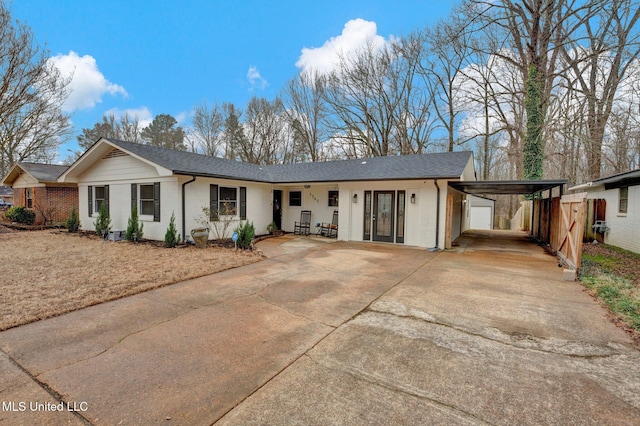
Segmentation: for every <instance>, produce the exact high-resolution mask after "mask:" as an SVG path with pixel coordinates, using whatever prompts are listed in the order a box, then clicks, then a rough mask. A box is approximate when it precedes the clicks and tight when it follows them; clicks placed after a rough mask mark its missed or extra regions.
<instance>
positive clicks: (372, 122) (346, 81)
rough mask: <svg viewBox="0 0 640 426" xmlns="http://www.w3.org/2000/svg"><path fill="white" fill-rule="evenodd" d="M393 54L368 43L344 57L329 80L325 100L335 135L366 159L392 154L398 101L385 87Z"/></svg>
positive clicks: (349, 148)
mask: <svg viewBox="0 0 640 426" xmlns="http://www.w3.org/2000/svg"><path fill="white" fill-rule="evenodd" d="M392 60H393V58H392V54H391V53H390V52H389V50H387V49H385V48H384V47H380V46H376V45H375V44H374V43H372V42H367V43H366V44H365V45H363V46H362V48H361V49H360V50H359V51H358V52H356V53H354V54H350V55H349V56H348V57H347V56H344V55H343V56H341V58H340V61H339V66H338V69H337V70H336V71H334V72H332V73H331V74H330V75H329V76H328V80H327V89H326V91H325V95H326V100H327V103H328V105H329V106H330V108H331V114H330V117H331V124H330V128H331V130H332V133H333V134H335V135H339V136H340V138H341V139H342V140H343V141H344V142H346V143H347V144H348V145H349V147H347V148H346V150H345V151H351V152H360V153H362V154H364V155H365V156H385V155H389V154H391V153H392V150H391V147H392V145H393V142H392V138H393V136H394V112H395V109H396V106H397V102H398V98H397V97H395V96H394V94H393V93H392V92H391V91H389V90H388V86H387V85H386V82H387V76H388V69H389V65H390V63H391V61H392Z"/></svg>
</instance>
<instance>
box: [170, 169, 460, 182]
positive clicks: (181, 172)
mask: <svg viewBox="0 0 640 426" xmlns="http://www.w3.org/2000/svg"><path fill="white" fill-rule="evenodd" d="M172 173H173V174H174V175H180V176H198V177H207V178H213V179H225V180H239V181H243V182H255V183H267V184H272V185H279V184H280V185H289V184H295V183H298V184H305V183H336V182H376V181H382V180H384V181H402V180H425V179H426V180H439V179H448V180H451V179H456V180H460V176H422V177H394V178H388V177H375V178H361V179H312V180H282V181H281V180H266V179H265V180H259V179H249V178H242V177H233V176H227V175H219V174H215V173H202V172H189V171H185V170H172Z"/></svg>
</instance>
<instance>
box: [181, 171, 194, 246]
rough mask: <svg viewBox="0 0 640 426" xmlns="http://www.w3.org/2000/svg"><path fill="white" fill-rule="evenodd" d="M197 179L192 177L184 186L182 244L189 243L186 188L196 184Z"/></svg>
mask: <svg viewBox="0 0 640 426" xmlns="http://www.w3.org/2000/svg"><path fill="white" fill-rule="evenodd" d="M195 180H196V177H195V176H191V180H188V181H186V182H185V183H183V184H182V242H183V243H186V242H187V220H186V217H185V216H186V214H187V213H186V207H185V189H184V187H185V186H187V185H188V184H190V183H191V182H195Z"/></svg>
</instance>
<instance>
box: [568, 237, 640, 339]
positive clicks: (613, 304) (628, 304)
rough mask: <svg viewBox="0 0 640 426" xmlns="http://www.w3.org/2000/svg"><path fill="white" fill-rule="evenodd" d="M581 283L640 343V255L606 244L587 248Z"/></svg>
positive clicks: (584, 255) (584, 254)
mask: <svg viewBox="0 0 640 426" xmlns="http://www.w3.org/2000/svg"><path fill="white" fill-rule="evenodd" d="M580 280H581V281H582V283H583V284H584V285H585V286H586V287H587V288H588V289H589V290H590V292H591V294H592V295H594V296H595V297H596V298H597V299H598V300H600V301H601V302H602V303H603V304H604V305H606V306H607V307H608V308H609V310H610V312H611V314H612V315H613V317H614V318H615V320H616V323H618V324H619V325H621V326H622V327H623V328H625V329H626V330H627V331H629V332H630V333H631V334H632V335H633V337H634V339H635V340H636V341H637V342H639V343H640V254H637V253H634V252H631V251H628V250H623V249H621V248H618V247H614V246H609V245H606V244H585V245H584V247H583V255H582V272H581V278H580Z"/></svg>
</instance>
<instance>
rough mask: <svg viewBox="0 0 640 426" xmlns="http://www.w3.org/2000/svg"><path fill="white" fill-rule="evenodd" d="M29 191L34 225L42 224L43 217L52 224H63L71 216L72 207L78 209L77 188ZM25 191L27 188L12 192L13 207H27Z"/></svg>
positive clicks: (60, 187)
mask: <svg viewBox="0 0 640 426" xmlns="http://www.w3.org/2000/svg"><path fill="white" fill-rule="evenodd" d="M29 189H30V190H31V203H32V205H31V208H32V209H33V210H34V211H35V212H36V221H35V224H36V225H41V224H44V222H45V216H48V217H49V219H50V220H51V221H52V222H54V223H55V222H65V221H66V220H67V219H68V218H69V216H71V210H72V209H73V208H74V207H75V208H76V209H78V188H77V187H70V186H49V187H41V188H29ZM27 191H28V189H27V188H19V189H15V190H14V193H13V198H14V206H24V207H28V206H27ZM43 213H44V215H43Z"/></svg>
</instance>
